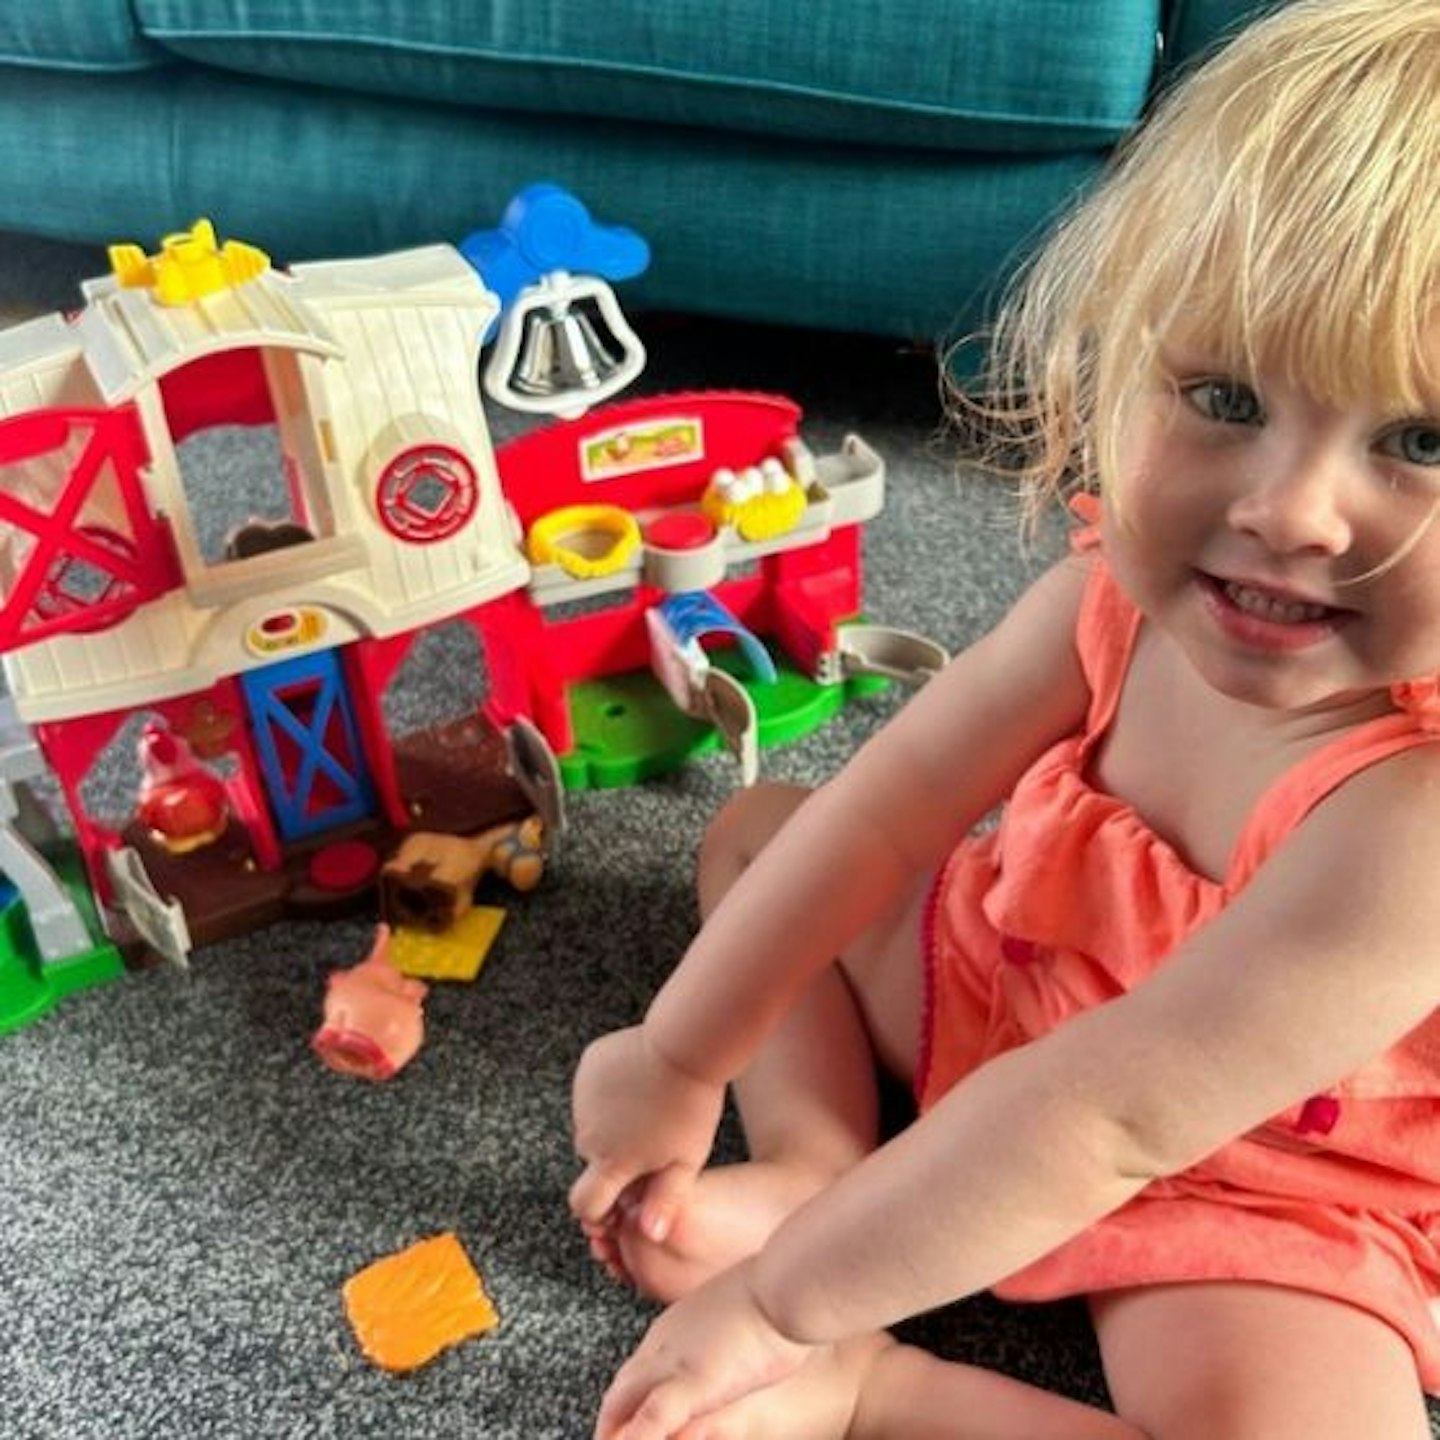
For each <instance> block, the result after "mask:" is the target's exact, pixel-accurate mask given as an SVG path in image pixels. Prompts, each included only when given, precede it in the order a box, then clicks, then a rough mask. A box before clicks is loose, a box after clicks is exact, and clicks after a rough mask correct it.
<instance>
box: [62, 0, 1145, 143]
mask: <svg viewBox="0 0 1440 1440" xmlns="http://www.w3.org/2000/svg"><path fill="white" fill-rule="evenodd" d="M68 3H69V4H71V5H73V4H75V3H78V0H68ZM132 3H133V5H134V8H135V11H136V14H137V15H138V16H139V18H140V23H141V25H142V27H143V29H144V30H145V33H146V34H147V35H149V36H150V37H151V38H152V39H154V40H156V41H158V42H159V43H160V44H162V45H164V46H166V47H167V48H169V49H171V50H173V51H175V52H178V53H180V54H183V55H185V56H187V57H189V58H190V59H193V60H199V61H203V62H205V63H207V64H211V65H216V66H221V67H225V68H228V69H232V70H237V71H241V72H243V73H246V74H251V75H264V76H270V77H274V78H279V79H286V80H294V81H303V82H315V83H320V84H324V85H328V86H335V87H338V88H343V89H349V90H355V91H361V92H371V93H381V94H387V95H392V96H402V97H411V98H415V99H423V100H426V101H435V100H439V101H444V102H448V103H451V104H455V105H463V106H467V107H480V106H483V107H485V108H487V109H519V110H528V111H534V112H540V113H547V114H557V113H567V112H568V113H580V114H589V115H597V116H604V117H607V118H625V119H639V120H647V121H662V122H665V123H668V124H677V125H692V126H698V127H702V128H705V129H714V128H716V127H724V128H727V129H734V130H745V131H755V132H760V133H764V134H767V135H768V134H784V135H792V136H800V137H804V138H807V139H821V140H838V141H844V142H847V143H850V142H873V143H877V144H901V145H923V146H933V147H938V148H944V149H958V150H969V151H983V150H996V151H1011V152H1017V151H1018V152H1036V151H1041V152H1043V151H1060V150H1073V149H1077V148H1085V147H1090V148H1094V147H1100V146H1104V145H1108V144H1110V143H1111V142H1113V141H1114V140H1116V139H1117V138H1119V136H1121V135H1122V134H1123V133H1124V132H1125V131H1126V130H1127V129H1128V128H1129V126H1130V124H1131V123H1132V122H1133V120H1134V118H1135V116H1136V114H1137V112H1138V111H1139V109H1140V107H1141V104H1142V103H1143V99H1144V96H1145V93H1146V90H1147V87H1148V85H1149V83H1150V80H1151V78H1152V70H1153V66H1154V56H1155V43H1154V42H1155V36H1156V33H1157V31H1158V28H1159V23H1160V11H1159V3H1158V0H1108V3H1106V4H1104V5H1096V4H1095V3H1094V0H1004V3H1003V4H997V3H996V0H946V3H944V4H938V5H937V4H935V3H933V0H930V3H922V0H889V3H886V4H883V5H877V4H875V3H874V0H826V3H824V4H822V5H800V4H795V3H793V0H729V3H727V4H725V5H723V6H707V5H704V4H700V3H697V0H612V3H610V4H603V5H601V4H596V3H595V0H554V3H550V4H545V5H537V4H534V3H533V0H509V3H505V0H498V3H494V4H487V5H435V4H415V3H412V0H248V3H247V4H245V5H243V6H237V5H235V4H234V3H233V0H132ZM60 8H62V9H64V8H66V6H65V4H64V3H62V4H61V6H60Z"/></svg>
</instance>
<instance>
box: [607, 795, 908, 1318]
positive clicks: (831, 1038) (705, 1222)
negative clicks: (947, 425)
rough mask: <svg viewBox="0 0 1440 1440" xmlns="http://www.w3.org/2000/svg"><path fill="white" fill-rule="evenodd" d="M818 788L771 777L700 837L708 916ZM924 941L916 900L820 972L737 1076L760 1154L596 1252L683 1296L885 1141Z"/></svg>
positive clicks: (654, 1288)
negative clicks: (888, 1088)
mask: <svg viewBox="0 0 1440 1440" xmlns="http://www.w3.org/2000/svg"><path fill="white" fill-rule="evenodd" d="M807 793H808V792H807V791H805V790H802V789H799V788H796V787H793V786H781V785H762V786H758V787H756V788H755V789H753V790H748V791H745V792H744V793H743V794H741V795H740V796H738V797H737V798H736V799H735V800H732V801H731V802H730V804H729V805H727V806H726V808H725V809H724V810H723V811H722V812H721V813H720V815H719V816H718V817H717V818H716V820H715V822H714V823H713V824H712V825H711V827H710V829H709V831H708V832H707V834H706V837H705V843H704V845H703V847H702V850H701V857H700V910H701V915H702V917H704V916H706V915H708V914H709V913H710V912H711V911H712V910H713V909H714V908H715V906H716V905H717V904H718V903H719V901H720V899H721V897H722V896H723V895H724V894H725V892H726V891H727V890H729V888H730V887H731V885H733V884H734V883H735V881H736V880H737V879H738V878H739V876H740V875H741V873H742V872H743V871H744V870H745V868H746V867H747V866H749V865H751V864H754V863H758V864H762V865H763V864H764V863H765V862H764V855H763V853H762V852H763V850H764V847H765V845H766V843H767V842H768V841H769V840H770V838H771V837H772V836H773V835H774V834H775V833H776V832H777V831H778V830H779V829H780V827H781V826H782V825H783V824H784V823H785V821H786V820H787V819H789V817H790V815H791V814H792V813H793V812H794V811H795V809H796V808H797V807H798V806H799V805H800V803H801V802H802V801H803V800H804V799H805V796H806V794H807ZM918 945H919V911H918V900H917V901H916V902H915V903H913V904H912V903H909V902H907V904H906V905H905V906H903V907H900V909H899V910H897V913H896V914H895V915H893V916H890V917H886V918H885V919H884V920H882V921H881V922H880V923H879V924H878V925H876V926H874V927H872V930H871V932H870V933H869V934H867V935H866V936H865V937H863V938H862V942H861V943H860V944H859V945H857V946H856V947H855V954H854V955H853V956H850V957H846V960H845V961H844V962H842V964H841V965H837V966H835V967H832V968H831V969H829V970H827V971H826V972H825V973H824V974H822V975H821V976H819V977H818V979H817V980H816V982H815V984H814V985H813V986H812V988H811V990H810V992H809V994H808V995H807V997H806V998H805V1000H804V1001H803V1002H802V1003H801V1004H800V1005H798V1006H797V1007H796V1008H795V1009H794V1010H793V1011H792V1012H791V1014H790V1015H789V1016H788V1017H787V1019H786V1020H785V1022H784V1023H783V1024H782V1025H781V1026H780V1028H779V1029H778V1030H777V1031H776V1033H775V1034H774V1035H773V1036H771V1038H770V1039H769V1041H767V1043H766V1044H765V1046H764V1047H763V1048H762V1049H761V1051H760V1053H759V1054H758V1055H757V1056H756V1058H755V1061H754V1063H753V1064H752V1065H751V1067H750V1069H749V1070H747V1072H746V1073H745V1074H744V1075H743V1076H742V1077H741V1078H740V1080H739V1081H738V1082H737V1084H736V1086H735V1099H736V1103H737V1106H738V1108H739V1111H740V1116H741V1120H742V1123H743V1126H744V1130H745V1138H746V1143H747V1148H748V1150H749V1153H750V1159H749V1160H748V1161H747V1162H745V1163H743V1164H735V1165H719V1166H714V1167H712V1168H711V1169H709V1170H707V1171H706V1172H705V1173H704V1174H703V1175H702V1176H701V1177H700V1179H699V1181H698V1182H697V1184H696V1186H695V1189H694V1190H693V1192H692V1193H691V1195H690V1197H689V1199H688V1201H687V1203H686V1205H685V1207H684V1208H683V1209H682V1211H681V1213H680V1214H679V1216H678V1217H677V1219H676V1220H675V1223H674V1224H673V1226H672V1227H671V1230H670V1233H669V1234H668V1235H667V1236H666V1237H665V1239H664V1241H663V1242H659V1243H657V1242H655V1241H653V1240H651V1239H650V1238H649V1237H647V1236H646V1235H645V1234H643V1233H642V1232H641V1230H640V1228H639V1225H638V1224H637V1223H629V1222H627V1221H624V1220H622V1221H621V1222H620V1224H619V1225H618V1226H617V1227H615V1228H613V1229H612V1230H611V1231H610V1232H609V1233H606V1234H600V1235H594V1236H592V1237H591V1246H592V1250H593V1251H594V1253H595V1255H596V1258H597V1259H599V1260H600V1261H601V1262H602V1263H603V1264H605V1265H606V1266H607V1268H609V1269H611V1270H612V1271H613V1272H614V1273H616V1274H617V1275H619V1276H621V1277H622V1278H625V1279H628V1280H629V1281H631V1282H632V1283H633V1284H635V1285H636V1286H637V1287H638V1288H639V1289H640V1290H642V1291H644V1292H645V1293H646V1294H648V1295H650V1296H652V1297H654V1298H655V1299H659V1300H666V1301H669V1300H673V1299H676V1298H678V1297H679V1296H680V1295H683V1294H684V1293H686V1292H687V1291H688V1290H690V1289H693V1288H694V1287H695V1286H696V1285H698V1284H699V1283H700V1282H701V1281H703V1280H706V1279H708V1278H709V1277H710V1276H711V1275H713V1274H715V1273H716V1272H717V1271H719V1270H722V1269H724V1268H725V1267H726V1266H728V1265H730V1264H732V1263H734V1262H735V1261H736V1260H739V1259H742V1258H744V1257H745V1256H746V1255H750V1254H752V1253H753V1252H754V1251H756V1250H757V1249H759V1248H760V1246H761V1245H763V1244H764V1243H765V1241H766V1239H767V1238H768V1237H769V1235H770V1233H771V1231H773V1230H774V1229H775V1227H776V1226H777V1225H779V1223H780V1222H781V1221H782V1220H783V1219H784V1218H785V1217H786V1216H787V1215H788V1214H790V1212H791V1211H792V1210H794V1209H796V1208H797V1207H798V1206H799V1205H801V1204H803V1203H804V1202H805V1201H806V1200H807V1199H809V1198H810V1196H811V1195H813V1194H814V1193H815V1192H816V1191H818V1190H819V1189H821V1188H822V1187H824V1186H825V1185H826V1184H828V1183H829V1182H830V1181H831V1180H832V1179H833V1178H834V1177H835V1176H836V1175H838V1174H840V1173H841V1172H842V1171H844V1170H846V1169H848V1168H849V1167H850V1166H852V1165H854V1164H855V1163H856V1162H857V1161H858V1160H860V1159H862V1158H863V1157H864V1156H865V1155H867V1154H868V1153H869V1152H870V1151H871V1150H872V1149H874V1148H875V1145H876V1143H877V1139H878V1129H879V1116H878V1098H877V1092H876V1084H875V1063H876V1055H877V1050H880V1051H883V1052H886V1053H885V1054H884V1058H885V1060H886V1061H888V1063H889V1064H890V1065H891V1066H892V1067H894V1068H896V1069H897V1070H899V1071H900V1072H901V1073H902V1075H905V1074H907V1067H908V1066H909V1065H910V1064H911V1062H912V1061H913V1051H914V1047H915V1044H916V1042H917V1040H918V1026H919V1014H920V993H919V987H920V970H919V960H918ZM906 947H908V950H909V953H908V954H904V953H900V952H903V950H904V949H905V948H906ZM887 961H893V963H888V964H887V963H886V962H887ZM872 976H873V977H875V979H874V980H873V982H872ZM852 977H858V984H859V986H863V987H864V995H863V998H862V997H861V994H860V991H859V989H858V988H857V983H856V982H855V979H854V978H852ZM871 992H874V993H871ZM872 1031H873V1032H880V1033H872Z"/></svg>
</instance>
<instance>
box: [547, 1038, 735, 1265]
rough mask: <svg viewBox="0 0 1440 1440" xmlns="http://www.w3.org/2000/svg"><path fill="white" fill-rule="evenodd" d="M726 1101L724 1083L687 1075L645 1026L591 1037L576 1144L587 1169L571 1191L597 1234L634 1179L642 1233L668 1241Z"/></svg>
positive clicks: (579, 1094)
mask: <svg viewBox="0 0 1440 1440" xmlns="http://www.w3.org/2000/svg"><path fill="white" fill-rule="evenodd" d="M724 1102H725V1087H724V1085H715V1084H710V1083H708V1082H706V1081H704V1080H697V1079H696V1078H695V1077H694V1076H692V1075H687V1074H686V1073H685V1072H684V1071H683V1070H681V1069H679V1068H678V1067H677V1066H675V1065H673V1064H672V1063H671V1062H670V1061H668V1060H667V1059H666V1058H665V1057H664V1056H663V1055H661V1054H660V1053H659V1052H658V1051H656V1050H655V1049H654V1047H653V1046H651V1045H650V1044H649V1042H648V1041H647V1039H646V1036H645V1031H644V1029H643V1027H641V1026H638V1025H635V1026H631V1027H630V1028H629V1029H627V1030H616V1031H614V1032H613V1033H611V1034H609V1035H604V1036H601V1038H600V1039H599V1040H596V1041H594V1042H592V1043H591V1044H590V1045H589V1046H587V1047H586V1050H585V1053H584V1055H583V1056H582V1057H581V1059H580V1065H579V1068H578V1069H577V1070H576V1072H575V1087H574V1127H575V1150H576V1153H577V1154H578V1155H579V1156H580V1158H581V1159H582V1160H583V1161H584V1162H585V1169H584V1171H583V1173H582V1174H581V1176H580V1178H579V1179H578V1180H577V1181H576V1182H575V1184H574V1185H573V1186H572V1187H571V1189H570V1210H571V1213H572V1214H573V1215H574V1216H575V1218H576V1219H577V1220H579V1221H580V1223H581V1225H582V1226H583V1227H584V1228H585V1229H586V1231H587V1232H588V1233H590V1234H592V1235H593V1234H595V1233H596V1232H597V1231H598V1230H600V1229H601V1228H603V1227H604V1226H605V1225H606V1224H607V1223H608V1222H609V1221H610V1220H611V1219H612V1217H613V1214H614V1211H615V1207H616V1205H617V1203H618V1202H619V1200H620V1197H621V1195H622V1194H623V1193H625V1192H626V1191H627V1190H630V1187H631V1186H632V1185H634V1186H635V1188H634V1190H630V1194H631V1195H632V1196H638V1206H639V1209H638V1220H639V1225H640V1229H641V1231H642V1232H643V1233H644V1234H645V1235H646V1236H647V1238H649V1239H651V1240H653V1241H656V1242H657V1243H659V1242H661V1241H663V1240H664V1239H665V1237H666V1235H667V1234H668V1233H669V1229H670V1225H671V1222H672V1221H673V1220H674V1218H675V1215H676V1214H677V1213H678V1211H679V1209H680V1207H681V1205H682V1204H683V1202H684V1197H685V1195H686V1193H687V1191H688V1190H689V1188H690V1186H691V1185H692V1184H693V1183H694V1180H695V1177H696V1176H697V1175H698V1174H699V1172H700V1169H701V1167H702V1166H703V1165H704V1164H705V1162H706V1160H707V1159H709V1156H710V1147H711V1145H712V1144H713V1143H714V1140H715V1129H716V1127H717V1126H718V1125H719V1123H720V1112H721V1109H722V1107H723V1105H724ZM637 1181H643V1182H644V1183H643V1185H636V1183H635V1182H637Z"/></svg>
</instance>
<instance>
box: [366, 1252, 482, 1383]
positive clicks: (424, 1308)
mask: <svg viewBox="0 0 1440 1440" xmlns="http://www.w3.org/2000/svg"><path fill="white" fill-rule="evenodd" d="M341 1293H342V1295H343V1297H344V1301H345V1314H346V1317H347V1318H348V1319H349V1321H350V1327H351V1329H353V1330H354V1332H355V1338H356V1339H357V1340H358V1341H359V1342H360V1348H361V1350H363V1351H364V1352H365V1355H366V1357H367V1358H368V1359H370V1360H372V1361H373V1362H374V1363H375V1364H376V1365H379V1366H381V1367H382V1368H383V1369H386V1370H393V1371H404V1370H414V1369H417V1368H418V1367H419V1366H421V1365H425V1364H428V1363H429V1362H430V1361H431V1360H433V1359H434V1358H435V1357H436V1356H437V1355H438V1354H439V1353H440V1352H441V1351H442V1350H445V1349H448V1348H449V1347H450V1346H451V1345H458V1344H459V1343H460V1342H461V1341H462V1340H468V1339H470V1338H471V1337H472V1336H474V1335H483V1334H484V1333H485V1332H486V1331H487V1330H493V1329H494V1328H495V1326H496V1325H498V1324H499V1323H500V1316H499V1313H498V1312H497V1311H496V1309H495V1306H494V1305H493V1304H492V1303H491V1301H490V1297H489V1296H488V1295H487V1294H486V1293H485V1287H484V1285H483V1284H482V1283H481V1280H480V1276H479V1274H478V1273H477V1272H476V1270H475V1267H474V1266H473V1265H472V1264H471V1263H470V1257H469V1256H468V1255H467V1254H466V1253H465V1249H464V1247H463V1246H462V1245H461V1244H460V1241H459V1239H458V1238H457V1237H456V1236H455V1235H454V1234H452V1233H450V1232H448V1231H447V1232H446V1233H445V1234H443V1235H435V1236H432V1237H431V1238H430V1239H428V1240H421V1241H419V1242H417V1243H416V1244H414V1245H411V1246H410V1247H409V1248H408V1249H405V1250H401V1251H398V1252H397V1253H396V1254H394V1255H387V1256H385V1257H384V1258H383V1259H380V1260H376V1261H375V1262H374V1263H373V1264H371V1265H367V1266H366V1267H365V1269H363V1270H361V1271H359V1272H358V1273H357V1274H355V1275H352V1276H351V1277H350V1279H349V1280H347V1281H346V1282H345V1285H344V1288H343V1290H342V1292H341Z"/></svg>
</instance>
